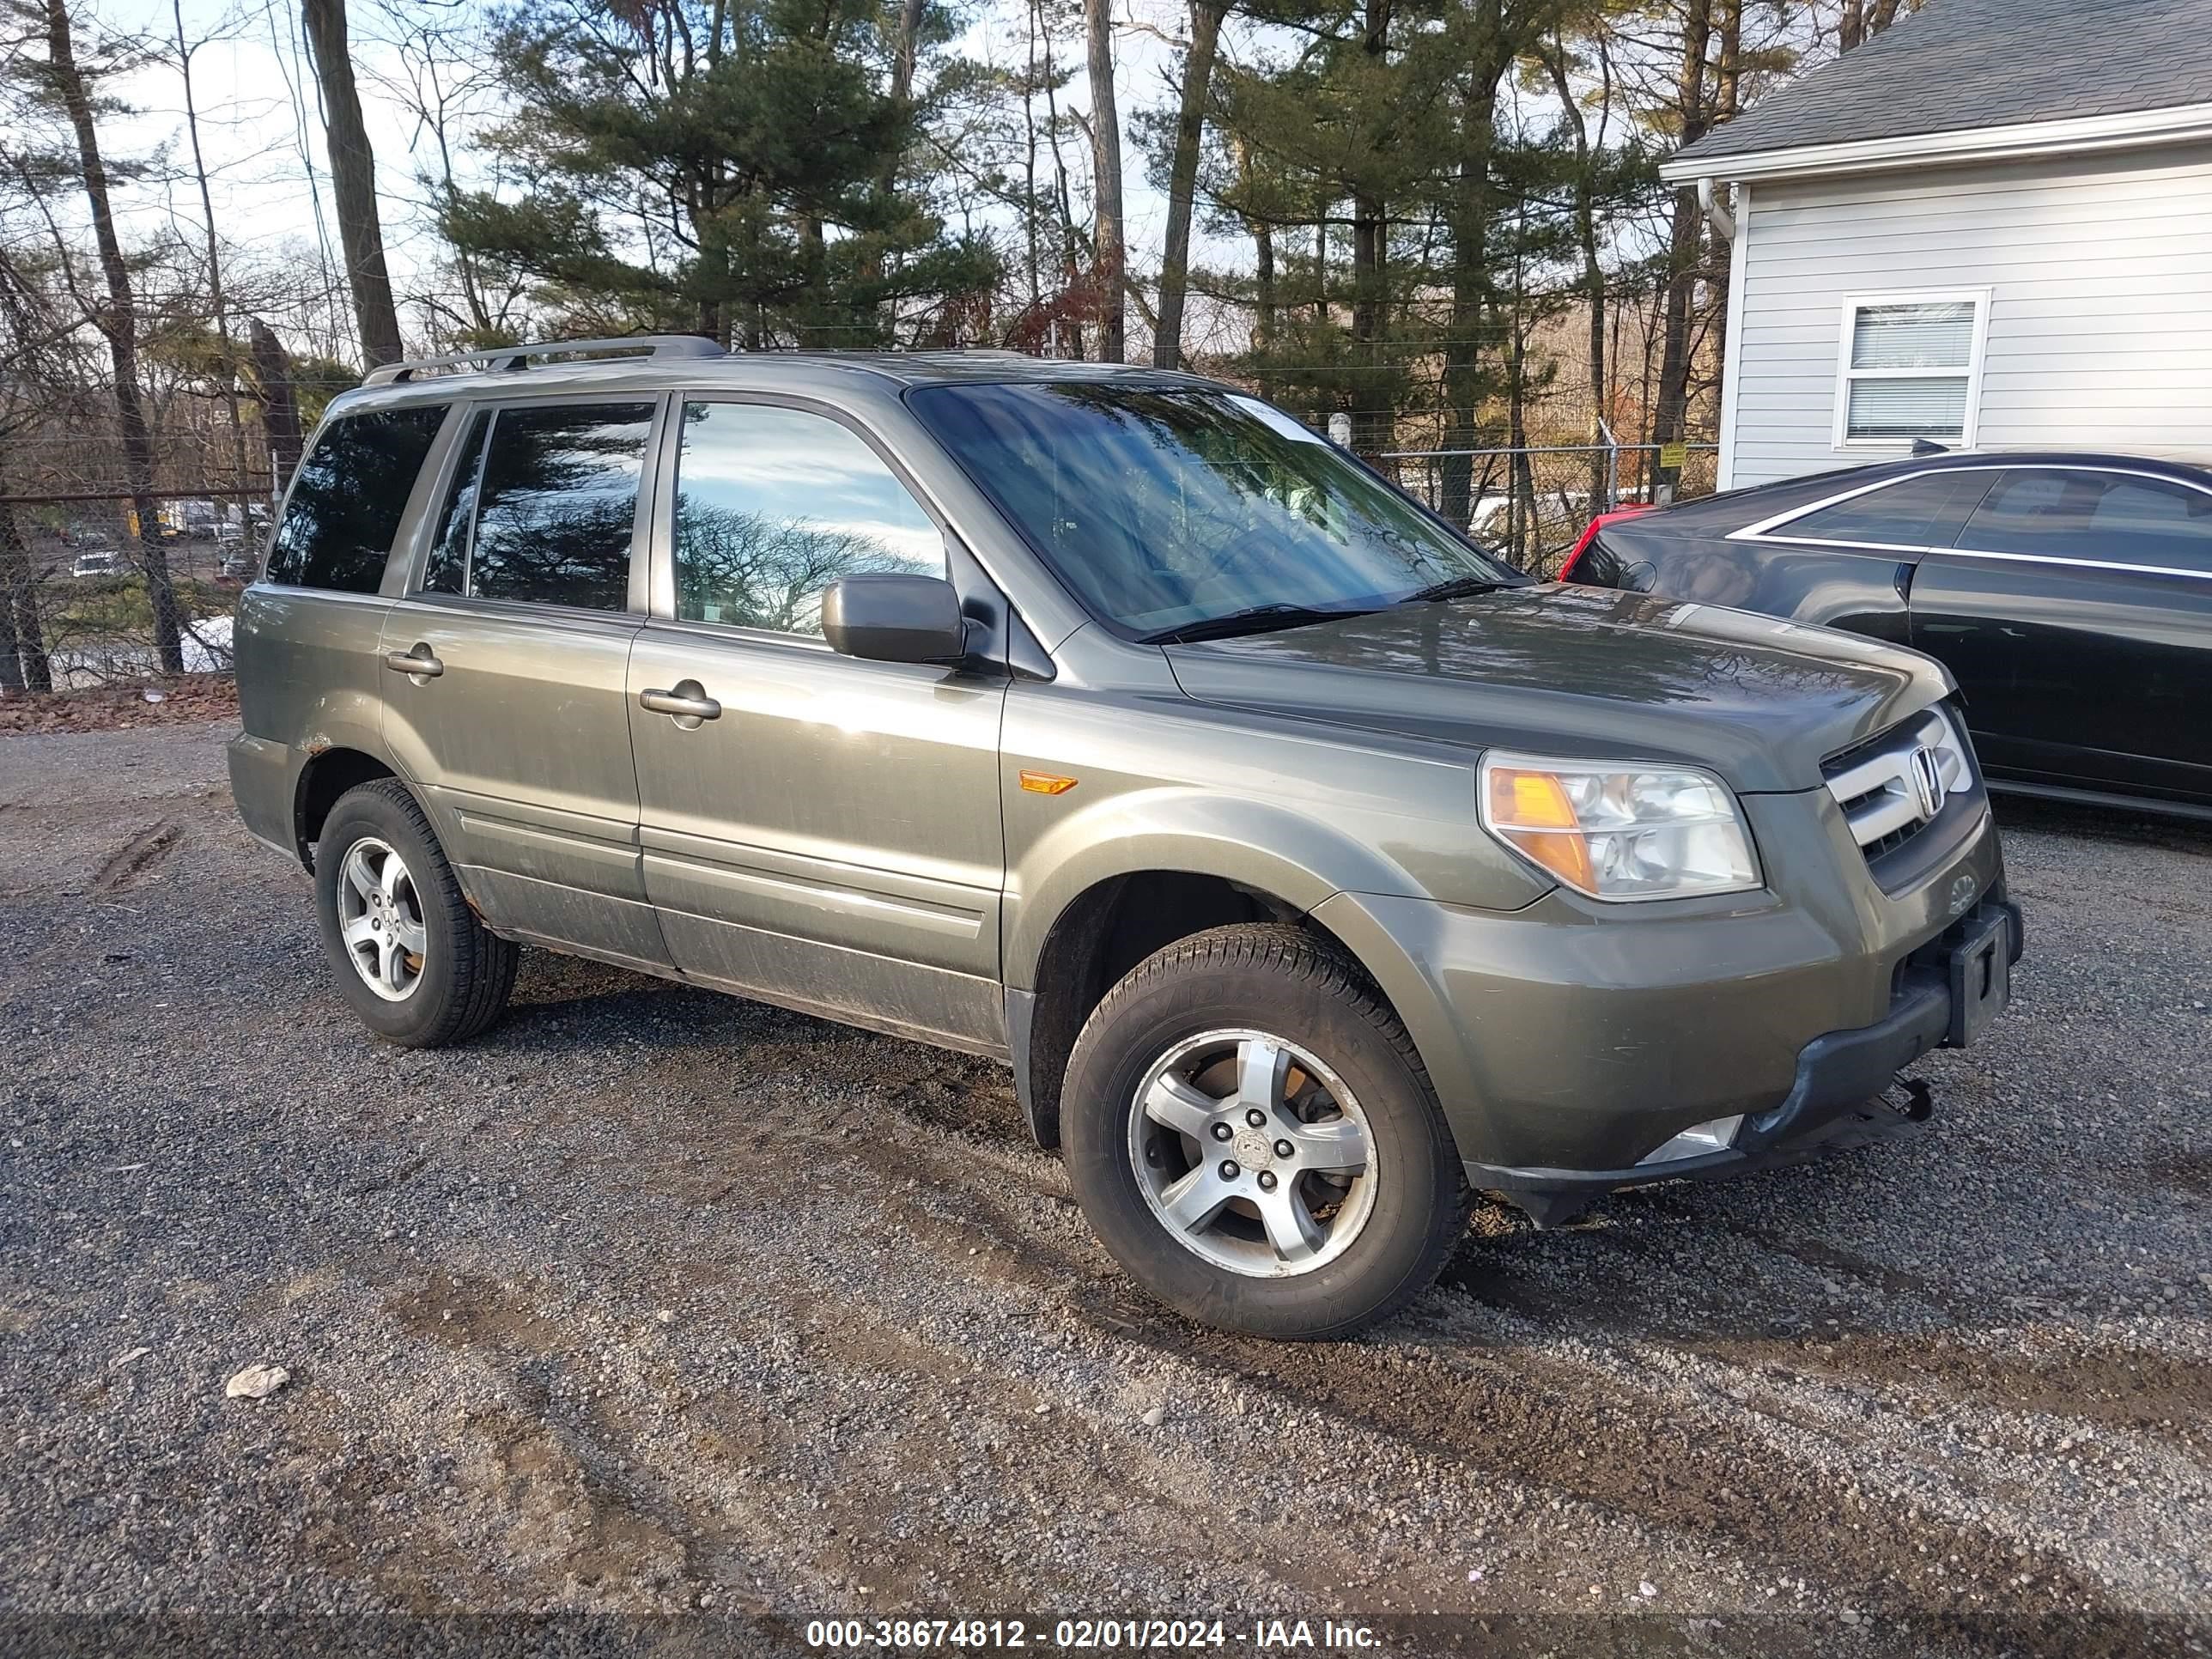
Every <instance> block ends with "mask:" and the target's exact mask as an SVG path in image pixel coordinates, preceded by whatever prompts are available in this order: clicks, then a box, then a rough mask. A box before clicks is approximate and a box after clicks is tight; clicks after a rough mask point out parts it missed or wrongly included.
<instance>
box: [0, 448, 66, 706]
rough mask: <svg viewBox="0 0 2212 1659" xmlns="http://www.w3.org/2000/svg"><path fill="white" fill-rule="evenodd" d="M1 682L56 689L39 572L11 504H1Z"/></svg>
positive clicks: (10, 685) (14, 686)
mask: <svg viewBox="0 0 2212 1659" xmlns="http://www.w3.org/2000/svg"><path fill="white" fill-rule="evenodd" d="M4 488H5V486H4V485H0V490H4ZM0 684H4V685H6V686H7V688H8V689H9V690H11V691H26V690H27V691H51V690H53V689H54V677H53V669H52V665H51V664H49V663H48V662H47V660H46V630H45V629H44V627H43V626H42V625H41V624H40V619H39V580H38V572H37V571H35V570H33V568H31V550H30V549H29V548H27V547H26V546H25V545H24V544H23V535H22V531H21V528H20V526H17V524H16V523H15V508H14V507H0Z"/></svg>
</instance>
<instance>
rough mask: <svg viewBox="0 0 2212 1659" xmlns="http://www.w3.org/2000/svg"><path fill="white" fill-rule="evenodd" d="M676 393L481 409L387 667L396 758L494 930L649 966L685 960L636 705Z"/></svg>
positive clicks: (435, 522)
mask: <svg viewBox="0 0 2212 1659" xmlns="http://www.w3.org/2000/svg"><path fill="white" fill-rule="evenodd" d="M662 401H663V400H662V399H661V398H659V397H658V396H653V397H647V398H637V397H618V396H610V395H607V394H605V393H601V394H598V395H593V396H580V395H579V396H568V397H562V398H538V399H532V400H528V401H520V400H518V401H515V402H511V403H505V404H499V405H497V406H490V405H485V406H481V407H479V408H477V409H476V410H473V411H471V415H470V422H471V424H470V426H469V428H468V429H467V431H466V432H465V435H463V437H462V440H461V441H459V443H458V444H456V445H455V446H454V448H453V456H452V459H451V460H450V462H449V464H448V465H447V470H446V477H445V478H444V480H443V482H442V487H441V495H440V501H441V507H440V509H439V511H438V512H437V513H435V515H433V516H432V517H431V518H430V519H429V520H428V522H427V523H426V525H425V526H424V532H423V535H422V547H421V549H420V550H419V551H418V554H417V557H416V565H415V575H414V579H413V580H412V581H411V582H410V586H409V590H408V592H407V593H406V595H405V597H404V598H403V599H400V600H399V602H398V604H397V605H394V606H393V607H392V611H391V614H390V615H389V616H388V617H386V623H385V629H384V637H383V663H382V678H383V681H384V690H385V696H386V711H387V712H386V722H385V725H386V738H387V741H388V743H389V744H390V747H391V750H392V753H393V755H394V757H396V759H397V760H398V763H399V764H400V765H401V766H402V768H403V769H405V770H406V772H407V774H408V775H409V777H410V779H411V780H412V781H414V782H415V783H416V785H417V787H418V793H420V794H421V795H422V797H423V799H424V800H425V802H426V804H427V805H428V810H429V811H430V814H431V817H433V819H434V820H435V823H436V825H437V829H438V834H439V836H440V838H441V841H442V842H444V844H445V846H446V848H447V853H448V854H449V856H451V857H452V859H453V861H454V863H455V865H456V866H459V872H460V876H461V881H462V884H463V886H464V887H465V889H466V890H467V891H468V893H469V895H470V896H471V899H473V900H474V901H475V902H477V904H478V905H479V906H480V907H481V908H483V912H484V914H485V915H486V917H487V919H488V920H489V921H490V922H491V923H492V925H493V926H494V927H498V928H499V929H501V931H502V932H506V933H512V934H514V935H516V936H518V937H520V938H525V939H536V940H539V941H542V942H544V943H547V944H552V945H561V946H563V947H565V948H568V949H571V950H577V951H584V952H586V953H587V954H590V955H593V956H598V957H605V958H607V959H609V960H611V961H615V962H620V963H627V964H629V965H633V966H638V967H647V968H656V967H659V968H665V966H667V965H668V955H667V951H665V948H664V947H663V945H662V943H661V939H660V928H659V922H658V921H655V920H654V917H653V908H652V906H651V904H650V903H649V902H648V901H647V896H646V891H645V878H644V873H643V871H642V868H641V864H640V860H639V854H638V844H637V779H636V773H635V769H633V767H632V765H631V761H630V748H629V708H628V702H627V694H628V676H629V651H630V642H631V641H632V640H633V639H634V638H635V636H636V635H637V632H638V629H640V628H641V626H642V625H643V623H644V620H645V617H644V611H645V603H644V599H645V578H644V573H643V565H642V563H641V562H640V561H638V560H636V559H635V550H636V549H637V548H638V546H639V545H640V544H641V542H642V541H643V538H644V528H643V526H644V520H645V517H646V514H645V513H644V512H643V511H642V510H641V505H640V504H641V501H646V500H649V499H650V496H649V494H648V492H647V489H646V488H645V486H646V485H647V482H648V480H647V476H646V475H647V468H648V465H649V462H650V459H651V457H652V455H653V435H654V432H655V429H656V427H657V423H658V422H659V415H660V410H661V406H662ZM634 571H635V574H633V573H634ZM416 664H422V665H423V666H422V667H421V668H416V667H415V666H414V665H416Z"/></svg>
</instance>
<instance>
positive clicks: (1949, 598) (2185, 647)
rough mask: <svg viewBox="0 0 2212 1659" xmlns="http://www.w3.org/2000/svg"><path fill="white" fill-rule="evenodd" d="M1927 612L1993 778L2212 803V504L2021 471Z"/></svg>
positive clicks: (1923, 589)
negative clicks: (2014, 777) (1997, 774)
mask: <svg viewBox="0 0 2212 1659" xmlns="http://www.w3.org/2000/svg"><path fill="white" fill-rule="evenodd" d="M1911 610H1912V642H1913V644H1914V645H1916V646H1917V647H1919V648H1920V649H1922V650H1923V651H1925V652H1928V653H1929V654H1930V655H1932V656H1935V657H1936V658H1939V659H1941V660H1942V662H1943V663H1944V664H1945V665H1948V667H1949V668H1950V670H1951V671H1952V673H1953V674H1954V675H1955V676H1956V677H1957V678H1958V681H1959V686H1960V690H1962V691H1963V692H1964V693H1965V694H1966V722H1967V725H1968V726H1969V727H1970V728H1971V729H1972V732H1973V734H1974V742H1975V746H1976V747H1977V749H1978V750H1979V751H1980V753H1981V757H1982V760H1983V762H1984V764H1985V765H1987V766H1989V767H1990V768H1991V769H1996V770H1998V771H2001V772H2004V773H2008V774H2012V775H2018V776H2021V777H2023V778H2025V779H2027V780H2028V781H2045V782H2050V783H2056V784H2062V785H2065V786H2068V787H2075V788H2087V789H2100V788H2112V789H2122V790H2129V791H2134V790H2149V791H2153V792H2156V793H2167V794H2175V795H2180V796H2186V797H2191V798H2195V799H2212V719H2208V718H2207V712H2206V711H2207V710H2208V709H2212V494H2208V493H2206V492H2204V491H2202V490H2198V489H2192V488H2191V487H2190V486H2188V485H2186V484H2183V483H2179V482H2176V481H2174V480H2172V479H2167V478H2161V477H2154V476H2152V475H2149V474H2139V473H2128V472H2117V471H2106V470H2102V469H2098V468H2092V467H2018V468H2008V469H2006V470H2005V471H2004V472H2002V474H2001V475H2000V477H1999V478H1998V481H1997V483H1996V484H1995V485H1994V486H1993V487H1992V488H1991V489H1990V492H1989V494H1988V495H1986V496H1985V497H1984V499H1983V501H1982V503H1981V505H1980V506H1979V507H1977V508H1976V509H1975V510H1974V513H1973V514H1972V517H1971V518H1970V519H1968V520H1967V521H1966V528H1965V529H1964V530H1963V531H1962V532H1960V536H1959V538H1958V543H1957V545H1956V546H1955V548H1954V549H1952V550H1948V551H1944V552H1937V553H1930V554H1929V555H1928V556H1926V557H1925V558H1923V560H1922V561H1921V562H1920V568H1919V569H1918V571H1917V572H1916V573H1915V574H1914V577H1913V580H1912V593H1911Z"/></svg>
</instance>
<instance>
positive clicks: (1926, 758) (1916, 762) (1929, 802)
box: [1912, 744, 1943, 818]
mask: <svg viewBox="0 0 2212 1659" xmlns="http://www.w3.org/2000/svg"><path fill="white" fill-rule="evenodd" d="M1912 793H1913V798H1914V799H1916V800H1917V801H1918V802H1919V803H1920V816H1921V817H1923V818H1932V817H1935V816H1936V814H1937V813H1938V812H1940V811H1942V810H1943V763H1942V761H1940V760H1938V759H1937V758H1936V751H1935V750H1933V749H1930V748H1929V747H1928V746H1927V745H1926V744H1922V745H1921V746H1920V747H1919V748H1917V749H1916V750H1913V751H1912Z"/></svg>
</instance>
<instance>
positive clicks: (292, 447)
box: [246, 317, 300, 495]
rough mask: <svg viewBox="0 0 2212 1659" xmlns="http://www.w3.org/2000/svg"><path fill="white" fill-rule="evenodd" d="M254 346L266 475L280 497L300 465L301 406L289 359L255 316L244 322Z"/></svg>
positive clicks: (268, 327)
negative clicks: (266, 438)
mask: <svg viewBox="0 0 2212 1659" xmlns="http://www.w3.org/2000/svg"><path fill="white" fill-rule="evenodd" d="M246 330H247V332H248V335H249V337H251V339H252V344H253V367H254V369H255V371H256V372H257V374H258V376H259V378H260V380H261V426H262V429H263V430H264V431H265V432H267V433H268V435H269V476H270V480H271V482H270V491H271V493H272V495H283V493H284V489H285V486H286V485H288V484H289V483H291V482H292V469H293V468H295V467H296V466H298V465H300V404H299V401H298V399H297V398H295V397H294V396H293V393H292V360H291V359H290V358H289V357H287V356H285V355H284V347H283V343H282V342H281V341H279V340H278V339H277V337H276V334H275V332H274V331H272V330H271V329H270V326H269V325H268V324H266V323H264V322H263V321H262V320H261V319H259V318H258V317H249V318H247V319H246Z"/></svg>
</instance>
